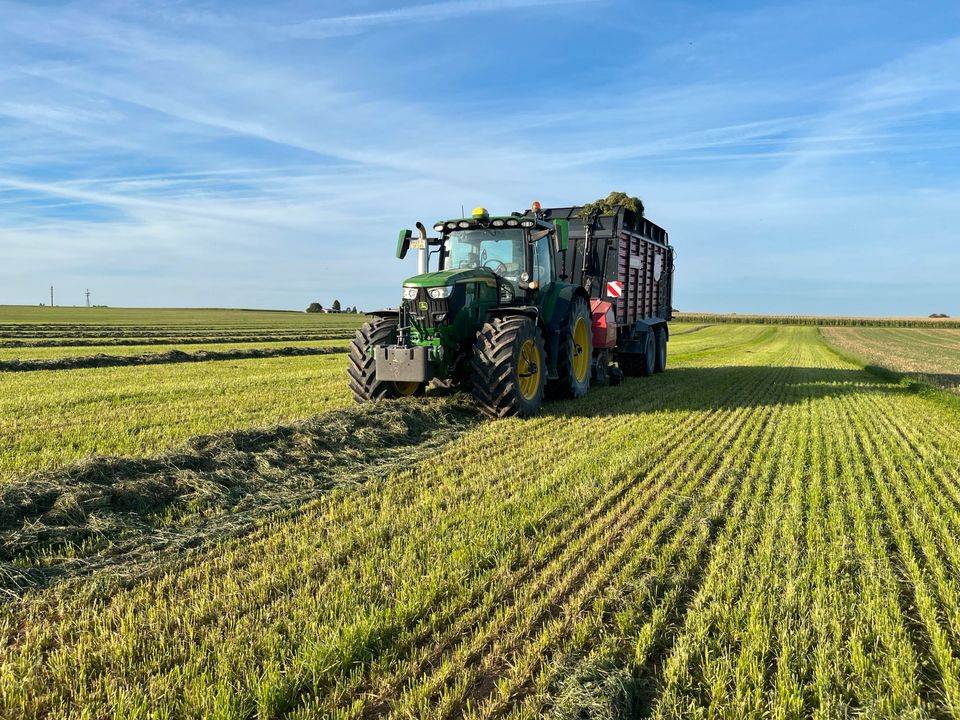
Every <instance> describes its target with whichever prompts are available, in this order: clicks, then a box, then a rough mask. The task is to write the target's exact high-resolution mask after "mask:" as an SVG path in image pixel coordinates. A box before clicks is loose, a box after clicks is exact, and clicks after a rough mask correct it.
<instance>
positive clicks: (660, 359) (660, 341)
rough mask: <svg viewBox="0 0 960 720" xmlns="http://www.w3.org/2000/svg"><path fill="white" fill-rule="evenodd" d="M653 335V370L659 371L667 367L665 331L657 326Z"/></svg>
mask: <svg viewBox="0 0 960 720" xmlns="http://www.w3.org/2000/svg"><path fill="white" fill-rule="evenodd" d="M654 337H655V338H656V340H655V343H656V346H657V347H656V350H657V352H656V357H655V358H654V362H653V371H654V372H655V373H661V372H663V371H664V370H666V369H667V331H666V330H664V329H663V328H662V327H658V328H657V329H656V330H655V331H654Z"/></svg>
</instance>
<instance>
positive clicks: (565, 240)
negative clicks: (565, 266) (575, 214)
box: [553, 220, 570, 252]
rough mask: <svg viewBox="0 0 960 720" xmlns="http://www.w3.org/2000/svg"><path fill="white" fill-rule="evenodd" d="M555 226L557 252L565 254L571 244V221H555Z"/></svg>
mask: <svg viewBox="0 0 960 720" xmlns="http://www.w3.org/2000/svg"><path fill="white" fill-rule="evenodd" d="M553 226H554V227H555V228H556V229H557V252H564V251H565V250H566V249H567V245H568V244H569V242H570V221H569V220H554V221H553Z"/></svg>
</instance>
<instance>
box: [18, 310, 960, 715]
mask: <svg viewBox="0 0 960 720" xmlns="http://www.w3.org/2000/svg"><path fill="white" fill-rule="evenodd" d="M730 330H731V328H724V329H720V330H715V329H714V328H705V329H701V330H697V331H696V332H691V333H687V334H684V333H677V334H676V335H675V336H674V338H673V340H672V341H671V351H672V352H673V353H676V355H675V356H672V360H676V361H677V362H676V363H674V367H673V368H672V369H671V370H669V371H668V372H667V373H665V374H663V375H658V376H656V377H654V378H649V379H638V380H631V381H628V382H627V383H626V385H625V386H623V387H620V388H602V387H601V388H594V389H593V390H591V393H590V395H589V396H588V397H587V398H586V399H584V400H581V401H577V402H572V403H554V404H551V405H548V406H546V408H545V414H544V415H543V416H542V417H540V418H537V419H534V420H531V421H527V422H518V421H503V422H497V423H487V424H483V425H480V426H478V427H477V428H475V429H473V430H469V431H467V432H466V433H465V434H463V435H461V436H460V437H459V438H457V439H455V440H452V441H451V442H449V443H448V444H447V445H446V446H444V447H443V448H440V449H438V450H437V451H436V452H435V455H433V456H432V457H430V458H429V459H427V460H424V461H421V462H418V463H416V464H413V465H412V466H411V467H410V468H409V469H407V470H405V471H401V472H397V473H393V474H389V475H385V476H383V477H381V478H379V479H371V480H369V481H368V482H367V483H366V484H364V485H363V486H360V487H357V488H354V489H351V490H340V491H335V492H333V493H332V494H330V495H328V496H325V497H323V498H322V499H320V500H317V501H314V502H312V503H309V504H307V505H305V506H303V507H302V509H301V510H299V511H297V512H295V513H293V514H290V513H286V514H283V515H281V516H278V517H276V518H275V519H273V520H271V521H269V522H267V523H266V524H265V525H263V526H262V527H261V528H260V529H259V530H258V531H256V532H255V533H253V534H252V535H249V536H247V537H245V538H244V539H243V540H242V541H235V542H233V541H232V542H225V543H223V544H221V545H219V546H216V547H213V548H208V549H205V550H203V551H200V552H198V553H195V554H193V555H192V556H187V557H185V558H183V559H182V560H178V561H176V565H175V568H176V571H173V569H174V566H171V572H169V573H166V574H161V575H159V576H156V577H148V578H146V579H144V580H143V581H141V582H138V583H135V584H133V585H132V586H129V587H124V588H118V589H114V590H113V591H111V592H110V593H109V594H108V595H107V596H100V595H98V594H97V593H96V592H94V591H92V590H91V589H90V588H86V587H85V586H83V585H80V586H67V587H63V588H59V589H58V588H56V587H54V588H51V589H50V590H49V591H46V592H43V593H36V594H33V595H29V596H27V597H26V598H25V599H24V600H23V601H18V602H17V603H11V604H8V605H6V606H5V607H4V608H3V610H2V611H0V612H2V614H0V642H2V643H3V645H2V646H3V647H4V648H5V650H4V651H3V652H2V654H0V687H2V688H3V694H2V696H0V708H3V710H2V711H0V713H6V714H9V715H11V716H17V717H33V716H39V715H53V716H62V715H68V714H75V713H76V712H77V710H78V709H79V708H85V709H86V710H87V712H89V713H90V715H91V716H94V717H96V716H114V717H119V716H122V717H154V716H170V717H201V716H202V717H218V716H219V717H237V716H244V717H250V716H257V717H268V718H273V717H291V718H297V717H299V718H307V717H317V716H330V717H352V718H364V717H373V716H376V715H380V714H391V715H394V716H396V717H449V718H453V717H458V718H459V717H467V718H490V717H524V718H535V717H544V716H548V715H549V716H554V717H569V718H574V717H630V716H638V715H639V716H652V717H658V718H690V717H704V718H707V717H729V718H743V717H758V718H759V717H804V716H810V715H816V716H818V717H825V718H826V717H847V716H851V715H854V714H865V715H868V716H875V717H906V716H910V717H960V687H958V680H957V679H958V678H960V664H958V658H960V609H958V608H960V601H958V596H957V581H958V576H960V544H958V541H957V540H956V538H957V537H960V460H958V453H957V452H956V448H957V447H958V446H960V411H958V406H957V405H956V404H955V403H953V404H951V403H950V402H948V400H949V398H948V399H941V398H937V397H931V396H927V395H918V394H914V393H912V392H911V390H910V388H909V386H907V385H905V384H901V383H896V382H890V381H887V380H884V379H882V378H880V377H878V376H875V375H871V374H870V373H867V372H864V371H863V370H861V369H860V368H859V367H858V366H856V365H853V364H851V363H847V362H845V361H843V360H841V359H840V358H839V357H838V356H837V355H835V354H833V353H832V352H831V351H830V350H829V349H828V348H827V347H826V346H825V345H824V344H823V343H822V341H821V340H820V338H819V336H818V334H817V332H816V330H815V329H813V328H766V327H762V326H755V327H753V328H750V329H749V330H739V329H737V331H736V332H734V333H730V332H729V331H730ZM710 335H713V336H714V342H713V343H712V344H710V343H708V344H707V345H704V341H705V338H706V339H707V340H709V337H710ZM308 360H312V361H315V359H312V358H310V359H308ZM253 362H255V361H245V363H244V366H246V364H247V363H253ZM284 362H285V363H292V362H293V361H292V360H285V361H284ZM125 370H129V369H125ZM77 372H84V371H77ZM332 381H333V378H332V376H331V380H330V382H332ZM339 381H340V379H339V378H338V382H339ZM435 402H443V401H442V400H440V401H435ZM931 427H935V428H936V431H935V432H931V431H930V428H931ZM374 437H375V436H371V441H373V438H374ZM584 713H586V714H584Z"/></svg>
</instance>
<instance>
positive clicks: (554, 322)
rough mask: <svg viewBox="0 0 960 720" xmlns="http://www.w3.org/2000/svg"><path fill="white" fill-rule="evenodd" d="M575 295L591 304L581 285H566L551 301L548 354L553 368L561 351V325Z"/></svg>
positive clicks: (547, 334)
mask: <svg viewBox="0 0 960 720" xmlns="http://www.w3.org/2000/svg"><path fill="white" fill-rule="evenodd" d="M575 297H579V298H583V300H584V302H586V303H587V305H588V306H589V305H590V296H589V295H588V294H587V291H586V290H585V289H584V288H582V287H581V286H579V285H564V286H562V287H561V288H560V290H559V292H557V294H556V297H555V298H554V299H553V302H551V303H550V308H549V310H550V322H549V323H548V324H547V333H546V338H547V354H548V355H549V357H550V367H551V369H552V368H553V367H554V366H555V364H556V358H557V356H558V354H559V352H560V326H561V324H562V323H563V321H564V319H565V318H566V317H567V313H569V312H570V304H571V303H572V302H573V299H574V298H575Z"/></svg>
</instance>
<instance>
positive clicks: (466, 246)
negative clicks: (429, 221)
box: [443, 228, 527, 289]
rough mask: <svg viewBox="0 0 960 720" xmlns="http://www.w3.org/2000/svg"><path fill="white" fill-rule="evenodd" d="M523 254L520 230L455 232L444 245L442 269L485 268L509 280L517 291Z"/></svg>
mask: <svg viewBox="0 0 960 720" xmlns="http://www.w3.org/2000/svg"><path fill="white" fill-rule="evenodd" d="M526 250H527V247H526V241H525V238H524V231H523V230H521V229H520V228H510V229H507V230H501V229H496V228H489V229H487V228H483V229H480V228H478V229H475V230H458V231H456V232H452V233H450V234H449V235H448V236H447V239H446V240H445V241H444V243H443V267H444V269H445V270H458V269H461V268H481V267H485V268H487V269H489V270H492V271H493V272H495V273H496V274H497V275H499V276H500V277H502V278H504V279H506V280H509V281H510V282H511V283H512V284H513V286H514V289H516V286H517V283H518V282H519V281H520V273H522V272H523V269H524V265H525V264H526Z"/></svg>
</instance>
